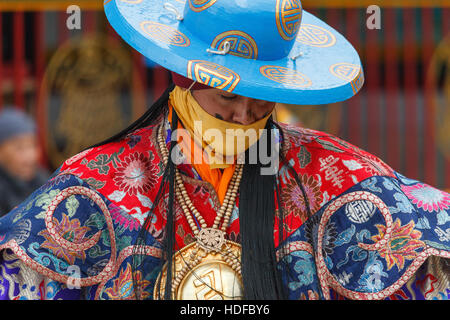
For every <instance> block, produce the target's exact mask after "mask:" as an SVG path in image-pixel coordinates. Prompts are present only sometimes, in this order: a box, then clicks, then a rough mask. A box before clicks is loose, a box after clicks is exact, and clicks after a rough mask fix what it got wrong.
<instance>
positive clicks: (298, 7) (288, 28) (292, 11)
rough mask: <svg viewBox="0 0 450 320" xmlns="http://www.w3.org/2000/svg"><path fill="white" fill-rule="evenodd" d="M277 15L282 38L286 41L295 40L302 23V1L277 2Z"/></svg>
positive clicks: (280, 0) (282, 0)
mask: <svg viewBox="0 0 450 320" xmlns="http://www.w3.org/2000/svg"><path fill="white" fill-rule="evenodd" d="M275 15H276V22H277V28H278V32H279V33H280V35H281V37H282V38H283V39H284V40H292V39H294V38H295V36H296V35H297V31H298V29H299V28H300V24H301V22H302V4H301V2H300V0H277V3H276V11H275Z"/></svg>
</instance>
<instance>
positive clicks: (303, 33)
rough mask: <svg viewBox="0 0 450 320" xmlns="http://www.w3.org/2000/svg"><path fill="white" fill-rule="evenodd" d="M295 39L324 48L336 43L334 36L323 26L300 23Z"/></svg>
mask: <svg viewBox="0 0 450 320" xmlns="http://www.w3.org/2000/svg"><path fill="white" fill-rule="evenodd" d="M296 41H298V42H300V43H303V44H306V45H309V46H313V47H320V48H326V47H331V46H334V45H335V44H336V37H335V36H334V35H333V34H332V33H331V32H330V31H328V30H327V29H325V28H322V27H319V26H315V25H313V24H302V26H301V27H300V30H299V32H298V35H297V39H296Z"/></svg>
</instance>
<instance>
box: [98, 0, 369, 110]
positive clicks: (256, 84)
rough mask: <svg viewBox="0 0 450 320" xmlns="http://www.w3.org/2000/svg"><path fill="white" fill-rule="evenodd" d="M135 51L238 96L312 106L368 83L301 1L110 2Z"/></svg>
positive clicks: (351, 52)
mask: <svg viewBox="0 0 450 320" xmlns="http://www.w3.org/2000/svg"><path fill="white" fill-rule="evenodd" d="M104 7H105V12H106V16H107V18H108V20H109V22H110V24H111V25H112V27H113V28H114V29H115V30H116V32H117V33H118V34H119V35H120V36H121V37H122V38H123V39H124V40H125V41H126V42H127V43H128V44H130V45H131V46H132V47H133V48H134V49H136V50H137V51H138V52H140V53H141V54H143V55H144V56H145V57H147V58H149V59H150V60H152V61H154V62H156V63H158V64H159V65H161V66H163V67H165V68H167V69H169V70H171V71H173V72H175V73H178V74H180V75H182V76H185V77H187V78H189V79H192V80H194V81H197V82H199V83H202V84H205V85H208V86H210V87H213V88H218V89H222V90H225V91H228V92H233V93H235V94H238V95H242V96H246V97H250V98H255V99H261V100H266V101H274V102H280V103H289V104H298V105H312V104H325V103H333V102H338V101H343V100H346V99H348V98H350V97H352V96H353V95H355V94H356V93H357V92H358V91H359V90H360V88H361V87H362V85H363V83H364V74H363V69H362V66H361V61H360V59H359V55H358V53H357V52H356V50H355V49H354V48H353V46H352V45H351V44H350V43H349V42H348V41H347V40H346V39H345V38H344V37H343V36H342V35H341V34H340V33H339V32H337V31H336V30H334V29H333V28H331V27H330V26H328V25H327V24H326V23H324V22H323V21H321V20H320V19H318V18H316V17H315V16H313V15H312V14H310V13H308V12H306V11H305V10H303V8H302V5H301V2H300V0H106V1H105V3H104Z"/></svg>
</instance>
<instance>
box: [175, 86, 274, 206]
mask: <svg viewBox="0 0 450 320" xmlns="http://www.w3.org/2000/svg"><path fill="white" fill-rule="evenodd" d="M172 107H173V108H174V109H175V111H176V112H177V115H178V117H179V119H180V120H181V123H182V124H181V123H179V124H178V129H183V128H184V129H186V130H187V131H188V133H189V135H187V136H186V135H183V137H180V135H178V142H179V146H180V148H181V150H182V152H183V154H184V155H185V156H186V157H188V158H189V159H190V160H191V161H190V163H191V164H192V166H193V167H194V169H195V170H196V171H197V173H198V174H199V175H200V177H201V178H202V179H203V180H204V181H208V182H209V183H210V184H211V185H212V186H213V187H214V189H215V190H216V193H217V195H218V198H219V201H220V202H221V203H223V200H224V198H225V194H226V192H227V189H228V185H229V183H230V180H231V178H232V176H233V173H234V170H235V167H236V166H235V163H234V160H235V158H236V156H237V155H238V154H239V153H242V152H245V150H246V149H247V148H248V147H249V146H251V145H252V144H253V143H255V142H256V141H257V140H258V139H259V137H260V132H261V131H260V129H264V127H265V125H266V122H267V119H268V118H269V116H270V114H269V115H268V116H266V117H265V118H263V119H261V120H258V121H257V122H255V123H252V124H251V125H247V126H243V125H238V124H234V123H230V122H226V121H223V120H219V119H217V118H215V117H213V116H211V115H210V114H208V113H207V112H206V111H204V110H203V108H202V107H201V106H200V105H199V104H198V102H197V101H196V100H195V99H194V97H193V96H192V95H191V93H190V91H189V90H185V89H182V88H179V87H177V86H176V87H175V89H174V90H173V91H172V92H171V93H170V98H169V108H170V112H169V121H171V119H172ZM194 121H201V124H202V126H201V128H203V129H204V130H207V129H214V130H219V132H222V133H223V135H222V136H223V137H226V136H227V132H226V129H241V130H244V131H240V132H245V131H246V130H248V129H252V130H254V131H255V132H257V134H256V135H255V136H254V137H250V138H249V139H246V141H245V144H244V145H242V144H241V146H238V147H236V146H235V145H225V146H224V145H223V144H222V143H223V141H222V140H221V139H215V140H214V141H211V140H209V139H208V138H209V137H208V136H206V139H205V137H204V136H203V134H204V130H202V131H200V130H196V128H198V126H196V127H195V126H194ZM235 132H239V131H235ZM233 138H234V137H233ZM230 141H237V140H234V139H230ZM230 157H231V159H232V160H233V161H231V163H229V159H230ZM198 159H201V160H200V161H198ZM224 159H227V163H224V162H223V160H224ZM194 160H195V161H194ZM211 160H212V161H211ZM221 169H223V171H222V170H221Z"/></svg>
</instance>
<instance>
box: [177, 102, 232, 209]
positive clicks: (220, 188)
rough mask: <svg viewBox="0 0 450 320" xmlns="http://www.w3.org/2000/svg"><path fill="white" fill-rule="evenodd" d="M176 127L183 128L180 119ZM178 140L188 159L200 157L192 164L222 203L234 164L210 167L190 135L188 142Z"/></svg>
mask: <svg viewBox="0 0 450 320" xmlns="http://www.w3.org/2000/svg"><path fill="white" fill-rule="evenodd" d="M169 122H170V123H172V105H171V104H170V102H169ZM178 129H183V125H182V123H181V121H179V122H178ZM180 140H181V143H180V148H181V150H182V152H183V153H184V154H185V155H186V156H189V154H190V156H191V158H190V159H197V157H201V159H202V162H201V163H195V161H192V166H193V167H194V169H195V170H196V171H197V173H198V174H199V175H200V177H201V178H202V180H204V181H207V182H209V183H210V184H211V185H212V186H213V187H214V190H215V191H216V193H217V196H218V198H219V201H220V203H223V200H224V199H225V194H226V193H227V189H228V185H229V184H230V181H231V178H232V176H233V173H234V169H235V167H236V165H235V164H232V165H230V166H228V167H226V168H225V169H223V171H222V170H221V169H211V168H210V166H209V164H208V162H207V161H206V159H205V157H204V153H203V151H202V148H201V147H200V146H199V145H198V144H197V143H195V141H194V139H193V138H192V137H191V138H190V141H189V142H187V141H186V139H181V138H179V141H178V142H180ZM194 156H195V157H194ZM199 159H200V158H199Z"/></svg>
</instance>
